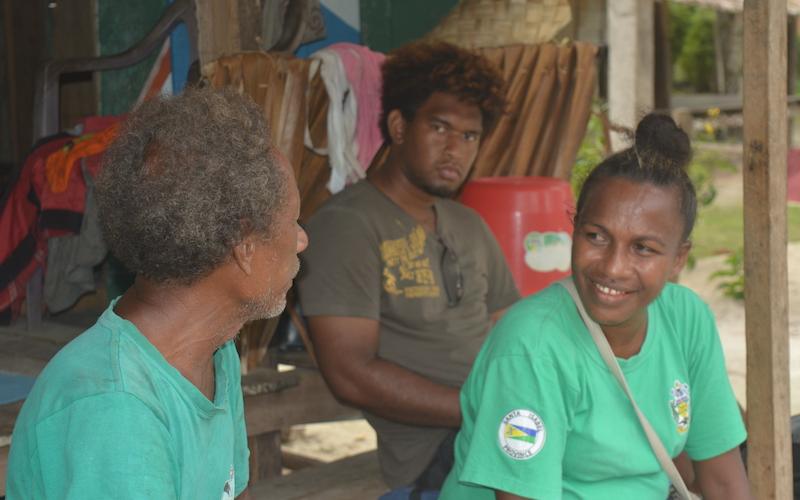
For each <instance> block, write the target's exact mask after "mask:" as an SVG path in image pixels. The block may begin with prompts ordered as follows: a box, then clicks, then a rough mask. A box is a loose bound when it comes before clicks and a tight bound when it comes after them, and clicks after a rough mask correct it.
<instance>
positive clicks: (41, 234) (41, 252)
mask: <svg viewBox="0 0 800 500" xmlns="http://www.w3.org/2000/svg"><path fill="white" fill-rule="evenodd" d="M120 119H121V117H97V119H94V120H87V126H86V128H87V129H89V130H91V131H93V129H94V128H95V127H99V126H104V127H106V128H108V127H109V126H110V127H115V125H114V124H116V123H117V122H119V121H120ZM101 134H102V132H101ZM97 135H100V134H97ZM81 139H82V138H81V137H59V138H56V139H52V140H50V141H48V142H46V143H44V144H42V145H41V146H39V147H37V148H36V149H35V150H34V151H33V152H32V153H31V154H30V155H29V156H28V158H26V160H25V163H24V164H23V166H22V170H21V171H20V176H19V178H18V179H17V181H16V182H15V184H14V186H13V187H12V188H11V192H10V193H9V196H8V197H7V199H6V200H5V203H4V204H3V205H2V206H1V207H0V318H4V319H6V318H9V319H10V320H13V319H14V318H16V317H17V316H19V312H20V310H21V306H22V302H23V299H24V298H25V286H26V284H27V283H28V281H29V280H30V278H31V276H32V275H33V273H34V271H35V270H36V268H37V267H40V266H41V267H44V266H45V263H46V261H47V239H48V238H52V237H56V236H64V235H68V234H77V233H79V232H80V229H81V223H82V222H83V211H84V210H85V208H86V184H85V181H84V178H83V172H82V170H81V168H74V167H73V168H70V169H69V171H68V172H65V174H66V175H64V178H63V179H62V180H61V181H62V182H63V183H64V185H63V188H64V189H63V191H60V192H55V191H54V190H53V187H52V186H51V184H50V183H49V182H48V180H47V159H48V158H49V157H50V156H51V155H53V154H57V153H58V152H59V151H61V150H62V148H64V147H69V148H70V149H72V145H74V144H76V143H80V142H81ZM108 142H109V141H107V140H105V141H104V142H103V144H104V146H107V145H108ZM101 158H102V151H101V152H97V153H96V154H93V155H92V156H87V157H84V158H83V161H84V164H85V166H86V168H87V169H88V171H89V173H90V174H91V175H92V176H93V177H95V176H96V175H97V174H98V173H99V172H100V166H101ZM78 165H79V163H78ZM9 310H10V314H9Z"/></svg>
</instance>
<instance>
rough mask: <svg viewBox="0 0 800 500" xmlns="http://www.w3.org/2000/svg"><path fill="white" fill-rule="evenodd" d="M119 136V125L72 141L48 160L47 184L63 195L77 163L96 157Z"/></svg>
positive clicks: (46, 168) (46, 169) (46, 167)
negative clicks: (88, 157) (89, 157)
mask: <svg viewBox="0 0 800 500" xmlns="http://www.w3.org/2000/svg"><path fill="white" fill-rule="evenodd" d="M116 136H117V125H112V126H111V127H109V128H107V129H105V130H103V131H102V132H98V133H96V134H86V135H83V136H81V137H79V138H77V139H75V140H74V141H71V142H70V143H69V144H67V145H66V146H65V147H64V148H62V149H60V150H59V151H56V152H55V153H53V154H51V155H50V156H49V157H48V158H47V164H46V166H45V172H46V174H47V183H48V185H49V186H50V189H51V190H52V191H53V192H54V193H63V192H64V191H66V190H67V186H68V185H69V176H70V173H71V172H72V167H73V166H74V165H75V162H76V161H78V160H80V159H81V158H86V157H87V156H92V155H96V154H97V153H100V152H102V151H105V149H106V148H107V147H108V145H109V144H111V141H113V140H114V138H115V137H116Z"/></svg>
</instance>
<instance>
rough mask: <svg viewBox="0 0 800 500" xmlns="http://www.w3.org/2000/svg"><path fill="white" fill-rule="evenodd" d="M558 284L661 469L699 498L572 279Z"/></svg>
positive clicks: (687, 494)
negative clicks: (645, 411) (641, 405)
mask: <svg viewBox="0 0 800 500" xmlns="http://www.w3.org/2000/svg"><path fill="white" fill-rule="evenodd" d="M558 284H559V285H561V286H563V287H564V288H566V290H567V292H569V294H570V295H571V296H572V300H573V301H574V302H575V306H576V307H577V308H578V312H579V313H580V315H581V318H582V319H583V322H584V323H585V324H586V328H587V329H588V330H589V333H590V334H591V335H592V339H593V340H594V343H595V344H596V345H597V350H598V351H600V356H601V357H602V358H603V361H605V363H606V365H607V366H608V369H609V370H610V371H611V373H612V374H613V375H614V378H616V379H617V381H618V382H619V385H620V386H621V387H622V390H623V391H624V392H625V395H626V396H628V400H629V401H630V402H631V406H633V410H634V411H635V412H636V416H637V417H639V423H641V425H642V429H644V433H645V434H646V435H647V440H648V441H649V442H650V447H651V448H652V449H653V453H655V455H656V458H657V459H658V462H659V463H660V464H661V468H662V469H664V472H666V473H667V476H669V480H670V482H672V486H674V487H675V489H676V490H677V492H678V494H679V495H680V496H681V497H683V498H684V499H685V500H692V499H695V498H698V497H697V495H695V494H694V493H692V492H690V491H689V489H688V488H687V487H686V484H685V483H684V482H683V478H682V477H681V475H680V473H679V472H678V469H677V468H676V467H675V464H674V463H673V462H672V457H670V456H669V453H667V450H666V449H665V448H664V443H662V442H661V439H660V438H659V437H658V434H656V431H655V430H653V426H651V425H650V421H649V420H647V417H645V416H644V414H643V413H642V411H641V410H640V409H639V405H637V404H636V401H635V400H634V399H633V394H632V393H631V390H630V387H628V381H627V380H625V375H624V374H623V373H622V370H621V369H620V367H619V363H618V362H617V358H616V356H614V352H613V351H612V350H611V346H610V345H609V344H608V339H606V336H605V335H604V334H603V331H602V330H601V329H600V325H598V324H597V323H596V322H595V321H594V320H593V319H592V318H590V317H589V314H588V313H587V312H586V309H585V308H584V307H583V303H582V302H581V298H580V297H579V296H578V290H577V289H576V288H575V283H574V282H573V281H572V277H571V276H570V277H567V278H564V279H563V280H561V281H559V282H558Z"/></svg>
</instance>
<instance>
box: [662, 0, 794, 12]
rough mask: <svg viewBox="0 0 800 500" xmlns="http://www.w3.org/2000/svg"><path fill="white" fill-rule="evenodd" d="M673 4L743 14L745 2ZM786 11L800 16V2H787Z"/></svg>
mask: <svg viewBox="0 0 800 500" xmlns="http://www.w3.org/2000/svg"><path fill="white" fill-rule="evenodd" d="M672 1H673V2H678V3H685V4H691V5H700V6H702V7H710V8H712V9H717V10H726V11H729V12H741V11H742V4H743V3H744V1H743V0H672ZM786 9H787V10H788V11H789V14H791V15H798V14H800V0H786Z"/></svg>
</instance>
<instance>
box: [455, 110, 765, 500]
mask: <svg viewBox="0 0 800 500" xmlns="http://www.w3.org/2000/svg"><path fill="white" fill-rule="evenodd" d="M690 151H691V148H690V144H689V139H688V137H687V136H686V134H685V133H684V132H683V131H681V130H680V129H679V128H678V127H677V126H676V125H675V123H674V122H673V121H672V119H671V118H668V117H664V116H659V115H653V114H651V115H648V116H646V117H645V118H644V119H643V120H642V121H641V122H640V124H639V126H638V127H637V130H636V143H635V145H634V146H633V147H631V148H629V149H627V150H625V151H622V152H620V153H618V154H616V155H614V156H611V157H609V158H607V159H606V160H604V161H603V162H601V164H600V165H598V166H597V168H596V169H595V170H594V171H593V172H592V173H591V174H590V176H589V178H587V180H586V182H585V183H584V185H583V188H582V191H581V193H580V196H579V198H578V203H577V210H576V216H575V230H574V234H573V244H572V274H573V275H572V281H573V282H574V284H575V287H576V288H577V291H578V296H579V299H580V302H581V303H582V304H583V306H584V308H585V309H586V310H587V312H588V315H589V317H590V318H591V319H592V320H593V321H594V322H596V323H598V324H599V325H600V328H601V331H602V336H604V337H605V338H606V340H607V341H608V343H609V345H610V347H611V349H612V351H613V354H614V356H615V357H616V358H617V362H618V363H619V366H620V368H621V371H622V373H623V374H624V377H625V378H626V379H627V381H628V385H629V386H630V388H631V392H632V394H633V398H634V399H635V400H636V402H637V403H638V405H639V408H640V409H641V411H642V413H643V414H644V415H645V416H646V417H647V420H649V421H650V423H651V425H652V427H653V428H654V429H655V431H656V434H657V435H658V437H659V438H660V440H661V441H662V442H663V445H664V447H665V448H666V450H667V453H668V454H669V456H670V457H677V456H678V455H680V454H682V453H684V452H685V453H686V454H687V455H688V456H689V458H691V459H692V460H693V461H694V471H695V473H696V475H697V476H696V481H693V479H694V478H689V477H687V478H686V479H687V481H686V482H687V483H690V484H692V485H693V488H695V489H699V490H701V491H702V493H703V496H704V498H707V499H714V498H719V499H722V498H726V499H730V498H736V499H748V498H751V496H750V493H749V487H748V483H747V479H746V476H745V472H744V466H743V465H742V460H741V457H740V456H739V452H738V445H739V444H740V443H741V442H742V441H743V440H744V439H745V430H744V425H743V423H742V419H741V416H740V414H739V410H738V408H737V405H736V401H735V399H734V397H733V393H732V391H731V387H730V383H729V381H728V379H727V374H726V371H725V366H724V360H723V357H722V350H721V347H720V342H719V337H718V334H717V330H716V326H715V324H714V319H713V316H712V314H711V312H710V310H709V309H708V307H707V306H706V305H705V304H704V303H702V301H701V300H700V299H699V298H698V297H697V295H695V294H694V293H693V292H692V291H690V290H688V289H687V288H684V287H681V286H679V285H676V284H672V283H669V281H670V279H672V278H674V277H675V276H676V275H677V273H678V272H680V270H681V268H682V267H683V265H684V264H685V262H686V256H687V253H688V251H689V249H690V247H691V243H690V241H689V236H690V234H691V231H692V228H693V226H694V221H695V217H696V211H697V208H696V206H697V202H696V196H695V191H694V187H693V186H692V183H691V181H690V180H689V178H688V176H687V175H686V172H685V171H684V168H685V166H686V164H687V162H688V160H689V157H690ZM601 338H602V337H601ZM509 388H514V390H509ZM461 407H462V415H463V422H462V427H461V431H460V432H459V434H458V437H457V439H456V444H455V454H456V464H455V466H454V468H453V471H452V472H451V474H450V476H449V477H448V478H447V482H446V483H445V487H444V489H443V490H442V495H441V498H443V499H445V500H447V499H466V500H470V499H494V498H498V499H516V498H536V499H540V500H541V499H549V498H620V497H625V498H652V499H664V498H666V497H667V494H668V490H669V485H670V481H669V479H668V477H667V474H666V473H665V471H664V470H662V468H661V465H660V464H659V461H658V459H657V458H656V455H655V454H654V452H653V449H652V448H651V445H650V442H649V441H648V439H647V438H646V436H645V433H644V432H643V430H642V427H641V423H640V420H639V418H638V417H637V415H636V413H635V411H634V409H633V407H632V406H631V404H630V402H629V401H628V400H627V397H626V395H625V393H624V392H623V390H622V388H621V387H620V384H619V383H618V381H617V379H616V378H615V377H614V376H613V375H612V374H611V372H610V371H609V369H608V366H607V364H606V362H605V361H604V360H603V358H602V357H601V354H600V353H599V351H598V347H597V345H596V344H595V341H594V340H593V339H592V337H591V335H590V334H589V331H588V330H587V326H586V325H585V324H584V322H583V320H582V319H581V316H580V315H579V313H578V311H577V309H576V305H575V302H573V299H572V297H571V296H570V295H569V293H568V292H567V291H566V289H565V288H564V287H562V286H560V285H553V286H551V287H550V288H548V289H546V290H544V291H542V292H541V293H539V294H537V295H534V296H532V297H529V298H527V299H525V300H523V301H521V302H519V303H518V304H517V305H515V306H514V307H513V308H512V309H511V310H510V311H509V312H508V313H507V314H506V315H505V316H504V317H503V319H502V320H501V321H500V322H499V323H498V325H497V327H496V328H495V330H494V331H493V332H492V333H491V334H490V336H489V339H488V340H487V342H486V344H485V345H484V346H483V349H482V350H481V353H480V354H479V355H478V358H477V360H476V361H475V364H474V366H473V369H472V372H471V373H470V376H469V378H468V379H467V381H466V383H465V384H464V387H463V388H462V391H461ZM623 457H624V458H625V459H624V460H623Z"/></svg>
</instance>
